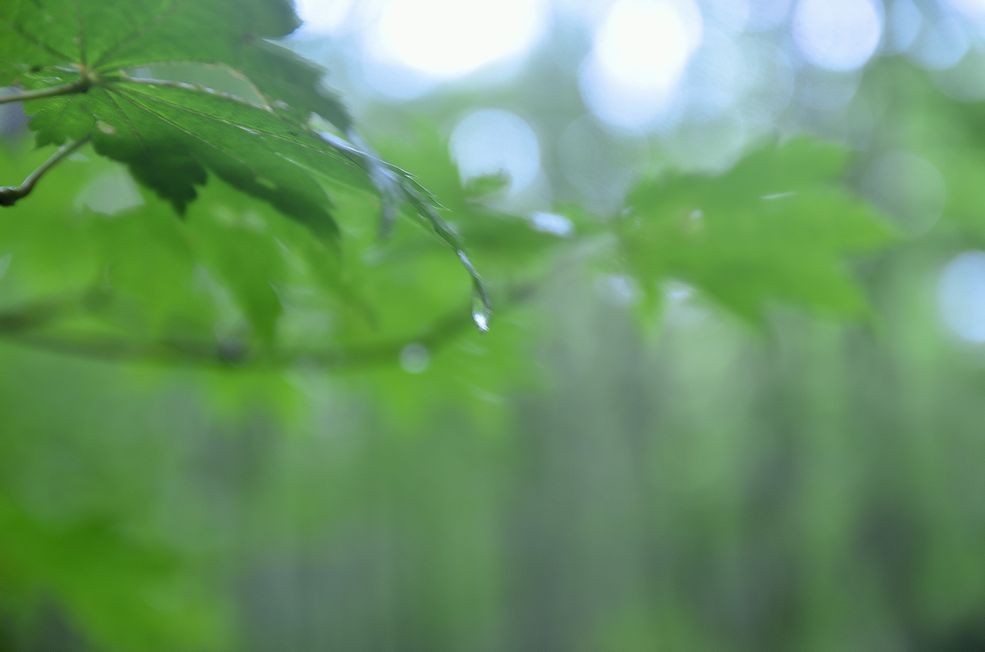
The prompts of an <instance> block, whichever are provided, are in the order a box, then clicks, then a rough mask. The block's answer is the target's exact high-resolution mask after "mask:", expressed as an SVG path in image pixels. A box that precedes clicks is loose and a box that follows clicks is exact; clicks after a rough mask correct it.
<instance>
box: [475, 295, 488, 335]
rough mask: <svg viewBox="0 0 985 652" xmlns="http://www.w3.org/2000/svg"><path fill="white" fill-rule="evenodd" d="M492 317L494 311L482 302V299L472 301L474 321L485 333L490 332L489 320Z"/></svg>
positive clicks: (477, 298)
mask: <svg viewBox="0 0 985 652" xmlns="http://www.w3.org/2000/svg"><path fill="white" fill-rule="evenodd" d="M491 317H492V311H491V310H490V309H489V306H488V305H486V302H485V301H483V300H482V298H481V297H478V296H477V297H476V298H475V299H474V300H473V301H472V321H474V322H475V325H476V327H477V328H478V329H479V330H480V331H481V332H483V333H488V332H489V320H490V318H491Z"/></svg>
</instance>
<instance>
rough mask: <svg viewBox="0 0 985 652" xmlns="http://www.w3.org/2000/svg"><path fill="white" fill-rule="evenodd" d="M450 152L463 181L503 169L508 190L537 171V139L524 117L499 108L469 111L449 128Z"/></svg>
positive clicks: (523, 185)
mask: <svg viewBox="0 0 985 652" xmlns="http://www.w3.org/2000/svg"><path fill="white" fill-rule="evenodd" d="M449 148H450V149H451V156H452V158H453V159H454V160H455V162H456V163H457V164H458V169H459V172H460V174H461V176H462V180H463V181H468V180H470V179H475V178H477V177H482V176H487V175H492V174H499V173H505V174H506V175H508V176H509V178H510V183H509V187H508V189H507V192H508V194H515V193H518V192H520V191H521V190H523V189H525V188H526V187H528V186H529V185H530V184H531V183H533V181H534V180H535V179H536V178H537V176H538V175H539V174H540V142H539V141H538V139H537V134H536V132H534V130H533V128H532V127H531V126H530V125H529V124H528V123H527V121H526V120H524V119H523V118H521V117H520V116H518V115H516V114H515V113H511V112H509V111H503V110H501V109H481V110H479V111H476V112H474V113H470V114H469V115H467V116H466V117H465V118H463V119H462V120H461V122H459V123H458V124H457V125H456V126H455V129H454V131H452V135H451V139H450V142H449Z"/></svg>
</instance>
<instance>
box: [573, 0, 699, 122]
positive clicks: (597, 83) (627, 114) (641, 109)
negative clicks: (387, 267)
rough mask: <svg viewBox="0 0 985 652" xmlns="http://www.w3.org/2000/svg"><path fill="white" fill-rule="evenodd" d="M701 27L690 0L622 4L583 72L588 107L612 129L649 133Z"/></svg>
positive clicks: (639, 0)
mask: <svg viewBox="0 0 985 652" xmlns="http://www.w3.org/2000/svg"><path fill="white" fill-rule="evenodd" d="M702 28H703V23H702V19H701V13H700V11H699V10H698V8H697V7H696V6H695V5H694V3H693V2H690V0H617V2H616V3H615V4H614V5H613V6H612V8H611V9H610V11H609V13H608V14H607V15H606V17H605V20H604V21H603V22H602V24H601V25H600V27H599V28H598V30H597V32H596V34H595V43H594V48H593V50H592V53H591V54H590V55H589V56H588V57H587V59H586V60H585V62H584V64H583V66H582V69H581V73H580V80H579V81H580V85H581V92H582V96H583V97H584V99H585V103H586V104H587V105H588V107H589V108H590V109H591V110H592V112H593V113H594V114H595V115H596V116H597V117H598V118H599V119H600V120H602V121H603V122H604V123H606V124H607V125H610V126H613V127H616V128H618V129H621V130H625V131H629V132H639V131H645V130H647V129H649V128H650V127H652V126H653V124H654V122H656V121H657V119H658V118H659V117H660V115H661V114H662V113H664V112H665V111H666V109H667V108H669V106H670V103H671V100H672V99H673V96H674V91H675V90H676V88H677V86H678V84H679V82H680V80H681V77H682V75H683V74H684V70H685V68H686V67H687V64H688V62H689V61H690V59H691V56H692V55H693V54H694V51H695V50H696V49H697V48H698V46H699V45H700V43H701V37H702Z"/></svg>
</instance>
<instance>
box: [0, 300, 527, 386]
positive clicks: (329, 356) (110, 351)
mask: <svg viewBox="0 0 985 652" xmlns="http://www.w3.org/2000/svg"><path fill="white" fill-rule="evenodd" d="M533 291H534V289H533V286H519V287H517V288H515V289H514V290H513V291H512V292H510V294H509V299H510V301H511V302H512V304H513V305H517V304H519V303H522V302H523V301H525V300H526V299H527V298H529V296H530V295H531V294H532V293H533ZM24 312H25V317H26V313H31V312H34V308H30V309H27V310H25V311H24ZM52 314H53V315H55V313H52ZM55 316H57V315H55ZM50 323H51V321H50V320H48V319H43V320H42V319H37V320H35V319H34V318H22V317H21V316H20V314H19V312H11V313H0V337H2V338H4V339H6V340H8V341H10V342H11V343H13V344H16V345H18V346H21V347H24V348H29V349H35V350H39V351H43V352H46V353H53V354H59V355H69V356H73V357H77V358H84V359H89V360H99V361H116V362H131V363H140V364H154V365H161V366H186V367H207V368H208V367H211V368H219V369H255V370H281V369H289V368H313V369H323V370H331V371H338V372H342V371H356V370H359V369H371V368H376V367H383V366H386V365H389V364H393V363H395V362H396V361H397V360H398V359H399V357H400V353H401V352H402V351H403V350H404V349H405V348H406V347H408V346H410V345H415V344H416V345H420V346H424V347H426V348H428V349H430V350H431V351H432V352H435V351H438V350H440V349H442V348H444V347H445V346H447V345H449V344H450V343H452V342H454V341H455V340H456V338H458V337H459V336H460V335H462V334H463V333H465V332H468V331H470V330H472V322H471V321H470V320H469V319H468V317H467V312H466V311H463V310H461V309H459V310H455V311H454V312H451V313H449V314H448V315H446V316H445V317H443V318H441V319H439V320H437V321H436V322H434V324H432V325H431V326H430V327H429V328H427V329H426V330H425V331H423V332H420V333H418V334H416V335H413V336H406V337H401V338H396V339H393V340H389V341H386V342H380V343H374V344H366V345H361V346H352V347H345V348H335V349H298V348H296V349H280V350H276V349H275V350H273V351H264V350H255V351H251V350H250V348H249V345H248V344H247V343H245V342H243V341H241V340H219V341H207V340H190V339H178V338H169V339H163V340H158V341H152V342H140V341H133V340H126V339H124V338H118V337H114V336H105V335H82V336H72V335H70V334H65V333H43V332H37V330H36V328H35V327H37V328H44V327H45V326H47V325H49V324H50Z"/></svg>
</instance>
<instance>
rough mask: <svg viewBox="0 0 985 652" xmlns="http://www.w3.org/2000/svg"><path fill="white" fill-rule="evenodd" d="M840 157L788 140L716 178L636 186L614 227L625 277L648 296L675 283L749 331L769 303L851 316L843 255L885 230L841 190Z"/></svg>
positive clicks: (831, 149)
mask: <svg viewBox="0 0 985 652" xmlns="http://www.w3.org/2000/svg"><path fill="white" fill-rule="evenodd" d="M847 160H848V156H847V152H845V151H844V150H843V149H842V148H840V147H838V146H834V145H828V144H823V143H820V142H816V141H812V140H795V141H791V142H788V143H785V144H782V145H771V146H767V147H763V148H761V149H758V150H756V151H753V152H751V153H750V154H749V155H747V156H746V157H745V158H743V159H742V160H741V161H740V162H739V163H738V164H737V165H736V166H735V167H734V168H733V169H732V170H730V171H728V172H726V173H724V174H723V175H721V176H701V175H694V174H680V173H671V174H668V175H666V176H664V177H663V178H661V179H657V180H654V181H648V182H644V183H643V184H641V185H640V186H639V187H637V188H636V189H635V191H634V192H633V193H632V195H631V197H630V199H629V204H628V214H627V215H625V216H624V217H623V218H622V219H621V220H620V222H619V224H618V229H619V234H620V238H621V242H622V249H623V251H624V253H625V255H626V259H627V263H628V265H629V268H630V270H631V271H632V272H633V274H635V275H636V276H637V277H638V278H639V280H640V283H641V285H642V286H643V287H644V288H646V289H647V290H648V291H650V292H653V291H655V290H654V282H655V281H657V280H660V279H668V278H670V279H677V280H681V281H684V282H686V283H690V284H692V285H694V286H695V287H697V288H699V289H701V290H702V291H704V292H706V293H707V294H708V295H709V296H710V297H712V298H713V299H714V300H715V301H717V302H718V303H720V304H722V305H723V306H725V307H727V308H729V309H731V310H733V311H735V312H736V313H738V314H739V315H741V316H743V317H745V318H746V319H750V320H753V321H756V320H759V319H760V318H762V316H763V313H764V310H765V309H766V308H767V307H768V306H769V305H770V304H772V303H787V304H793V305H797V306H800V307H803V308H808V309H813V310H817V311H819V312H824V313H829V314H837V315H859V314H860V313H862V312H863V310H864V308H865V300H864V298H863V296H862V293H861V291H860V290H859V287H858V285H857V284H856V282H855V281H854V280H853V279H852V276H851V274H850V273H849V272H848V270H847V267H846V264H845V260H846V257H847V256H849V255H851V254H857V253H860V252H865V251H869V250H872V249H875V248H877V247H879V246H881V245H884V244H886V243H887V242H888V241H889V240H890V237H891V234H892V230H891V229H890V228H889V226H888V225H887V224H886V223H884V222H883V221H882V220H881V219H880V218H879V217H877V216H876V215H875V214H874V213H873V211H872V209H871V208H869V207H868V206H867V205H866V204H864V203H863V202H862V201H860V200H859V199H856V198H855V197H853V196H852V195H851V194H850V193H849V192H848V191H847V190H846V189H845V188H844V187H842V185H841V183H840V177H841V175H842V173H843V171H844V169H845V166H846V163H847Z"/></svg>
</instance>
